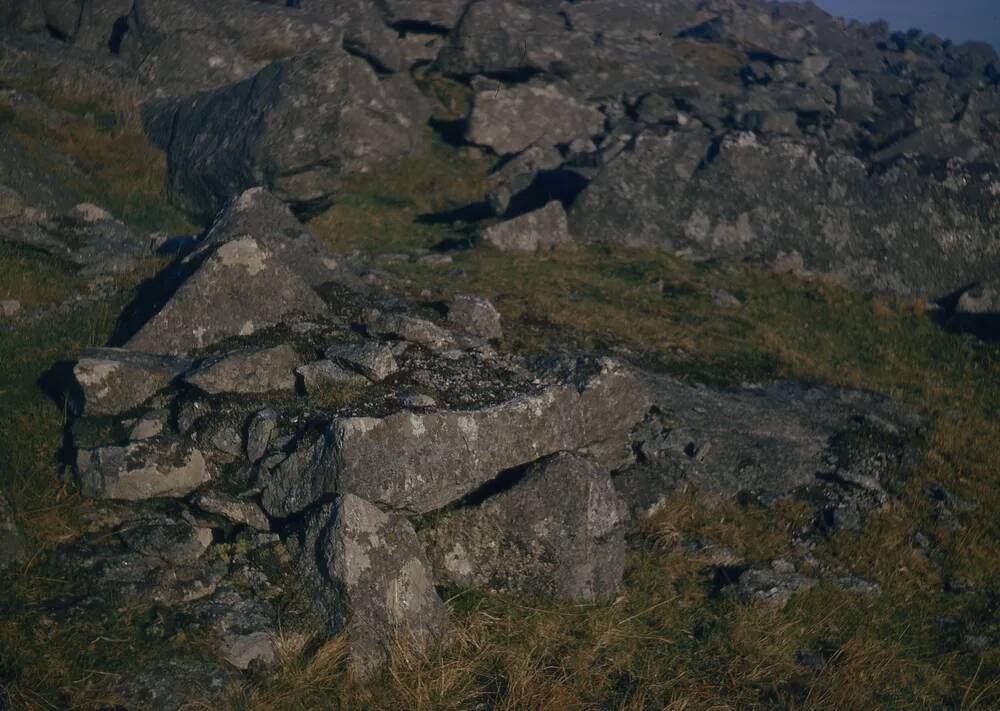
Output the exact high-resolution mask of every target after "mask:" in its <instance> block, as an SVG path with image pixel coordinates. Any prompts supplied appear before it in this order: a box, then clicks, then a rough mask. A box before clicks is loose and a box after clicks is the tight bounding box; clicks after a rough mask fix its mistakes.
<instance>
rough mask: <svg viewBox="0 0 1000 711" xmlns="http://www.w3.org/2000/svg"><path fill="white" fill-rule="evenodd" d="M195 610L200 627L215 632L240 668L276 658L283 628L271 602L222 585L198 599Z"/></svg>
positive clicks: (229, 658)
mask: <svg viewBox="0 0 1000 711" xmlns="http://www.w3.org/2000/svg"><path fill="white" fill-rule="evenodd" d="M191 614H192V617H193V618H194V620H195V622H196V624H197V625H198V626H199V627H201V628H203V629H207V630H209V631H211V632H212V633H213V635H214V636H215V638H216V644H217V646H218V649H219V652H220V654H221V655H222V657H223V658H224V659H225V660H226V661H227V662H229V663H230V664H232V665H233V666H234V667H236V668H237V669H244V670H245V669H249V668H250V667H251V665H264V666H266V665H269V664H271V663H272V662H273V661H274V659H275V649H276V646H277V642H278V635H279V630H278V625H277V620H276V618H277V614H276V612H275V610H274V606H273V605H272V604H270V603H269V602H266V601H264V600H258V599H254V598H247V597H245V596H244V595H241V594H240V593H239V592H237V591H236V590H233V589H220V590H219V591H217V592H216V593H215V594H214V595H213V596H212V597H211V598H210V599H207V600H202V601H200V602H198V603H196V604H195V605H194V606H193V608H192V610H191Z"/></svg>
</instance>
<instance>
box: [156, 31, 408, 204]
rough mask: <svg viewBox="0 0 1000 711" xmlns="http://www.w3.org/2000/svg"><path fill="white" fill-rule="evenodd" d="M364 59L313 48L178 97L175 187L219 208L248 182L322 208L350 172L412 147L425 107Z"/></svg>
mask: <svg viewBox="0 0 1000 711" xmlns="http://www.w3.org/2000/svg"><path fill="white" fill-rule="evenodd" d="M397 94H398V92H395V91H394V92H391V93H390V92H389V91H387V90H386V89H385V88H383V86H382V84H381V83H380V81H379V79H378V76H377V75H376V74H375V72H374V71H373V70H372V69H371V68H370V67H369V66H368V65H367V64H366V63H365V62H363V61H362V60H360V59H357V58H355V57H352V56H350V55H347V54H345V53H343V52H332V51H331V52H326V53H312V54H308V55H303V56H300V57H295V58H293V59H289V60H282V61H279V62H275V63H273V64H271V65H269V66H268V67H267V68H265V69H264V70H262V71H261V72H260V73H259V74H257V75H256V76H255V77H253V78H252V79H249V80H246V81H243V82H240V83H238V84H233V85H231V86H227V87H224V88H221V89H218V90H216V91H214V92H209V93H206V94H203V95H201V96H199V97H197V98H194V99H192V100H190V101H189V102H186V103H184V104H182V105H181V106H180V108H179V109H178V110H177V114H176V118H175V119H174V130H173V138H172V140H171V142H170V145H169V147H168V149H167V154H168V162H169V177H168V183H169V189H170V192H171V195H172V196H173V197H174V199H175V200H177V201H178V203H179V204H181V205H182V206H183V207H185V208H186V209H188V210H189V211H191V212H194V213H197V214H201V215H205V216H212V215H214V214H215V213H216V211H217V210H219V209H220V208H221V207H222V206H223V205H224V204H225V203H226V202H227V201H228V200H229V199H230V198H232V197H234V196H236V195H238V194H240V193H241V192H243V191H244V190H246V189H248V188H251V187H254V186H258V185H264V186H267V187H268V188H269V189H270V190H271V192H273V193H274V194H275V195H276V196H277V197H278V198H280V199H281V200H284V201H285V202H287V203H290V204H293V205H296V206H298V207H300V208H310V209H316V208H317V207H320V206H323V205H325V204H327V203H329V201H330V197H331V195H332V194H333V192H334V191H335V190H336V189H337V188H338V187H339V185H340V183H341V181H342V180H343V179H344V178H345V177H346V176H347V175H350V174H352V173H358V172H366V171H368V170H371V169H372V168H374V167H376V166H377V165H380V164H384V163H387V162H391V161H394V160H398V159H400V158H403V157H405V156H408V155H410V154H411V153H413V152H414V151H415V150H417V149H418V147H419V146H420V144H421V135H422V134H421V130H420V129H421V125H422V124H423V123H424V122H425V120H426V118H427V115H426V114H425V113H424V108H423V107H421V106H419V105H414V104H413V103H404V102H403V101H401V100H399V99H397Z"/></svg>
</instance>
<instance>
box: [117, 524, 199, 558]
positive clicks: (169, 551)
mask: <svg viewBox="0 0 1000 711" xmlns="http://www.w3.org/2000/svg"><path fill="white" fill-rule="evenodd" d="M118 535H119V536H120V537H121V539H122V541H123V542H124V543H125V545H126V546H128V548H129V549H131V550H132V551H134V552H136V553H139V554H141V555H146V556H154V557H157V558H162V559H163V560H165V561H166V562H167V563H172V564H177V565H180V564H185V563H191V562H193V561H195V560H196V559H197V558H199V557H200V556H201V554H202V553H204V552H205V551H206V550H208V547H209V546H210V545H211V543H212V529H210V528H201V527H197V526H192V525H191V524H190V523H187V522H185V521H172V520H162V521H160V520H149V521H139V522H137V523H134V524H130V525H129V526H127V527H126V528H124V529H123V530H122V531H121V532H120V533H119V534H118Z"/></svg>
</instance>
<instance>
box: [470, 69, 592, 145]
mask: <svg viewBox="0 0 1000 711" xmlns="http://www.w3.org/2000/svg"><path fill="white" fill-rule="evenodd" d="M603 127H604V115H603V114H602V113H601V112H600V111H598V110H597V109H595V108H594V107H592V106H588V105H586V104H584V103H582V102H580V101H577V100H576V99H575V98H574V97H573V96H571V95H569V94H566V93H563V92H562V91H560V89H559V88H558V87H557V86H556V85H555V84H546V85H538V86H533V85H521V86H514V87H510V88H506V89H503V90H500V91H497V90H495V89H492V90H487V91H480V92H479V93H477V94H476V96H475V99H474V100H473V105H472V113H471V114H470V115H469V127H468V129H467V130H466V134H465V137H466V140H468V141H469V142H470V143H475V144H476V145H480V146H487V147H489V148H491V149H493V151H495V152H496V153H497V154H499V155H509V154H512V153H520V152H521V151H523V150H525V149H526V148H528V147H529V146H532V145H536V144H537V145H547V146H555V145H557V144H560V143H570V142H571V141H572V140H573V139H575V138H591V137H593V136H595V135H597V134H599V133H601V131H602V129H603Z"/></svg>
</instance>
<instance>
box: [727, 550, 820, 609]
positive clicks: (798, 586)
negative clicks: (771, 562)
mask: <svg viewBox="0 0 1000 711" xmlns="http://www.w3.org/2000/svg"><path fill="white" fill-rule="evenodd" d="M776 562H777V561H776ZM817 582H818V581H817V580H816V579H815V578H809V577H806V576H805V575H801V574H799V573H796V572H794V568H793V569H792V570H790V571H789V570H786V569H784V568H783V567H782V566H772V568H771V569H767V568H760V569H752V570H747V571H745V572H744V573H742V574H741V575H740V577H739V580H738V582H737V584H736V585H735V586H732V587H730V588H727V589H726V590H727V591H732V593H734V594H736V595H739V596H740V597H741V598H743V599H744V600H746V601H748V602H762V603H765V604H768V605H774V606H776V607H784V606H785V605H787V604H788V601H789V600H791V598H792V595H794V594H795V593H797V592H800V591H802V590H809V589H810V588H813V587H815V586H816V584H817Z"/></svg>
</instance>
